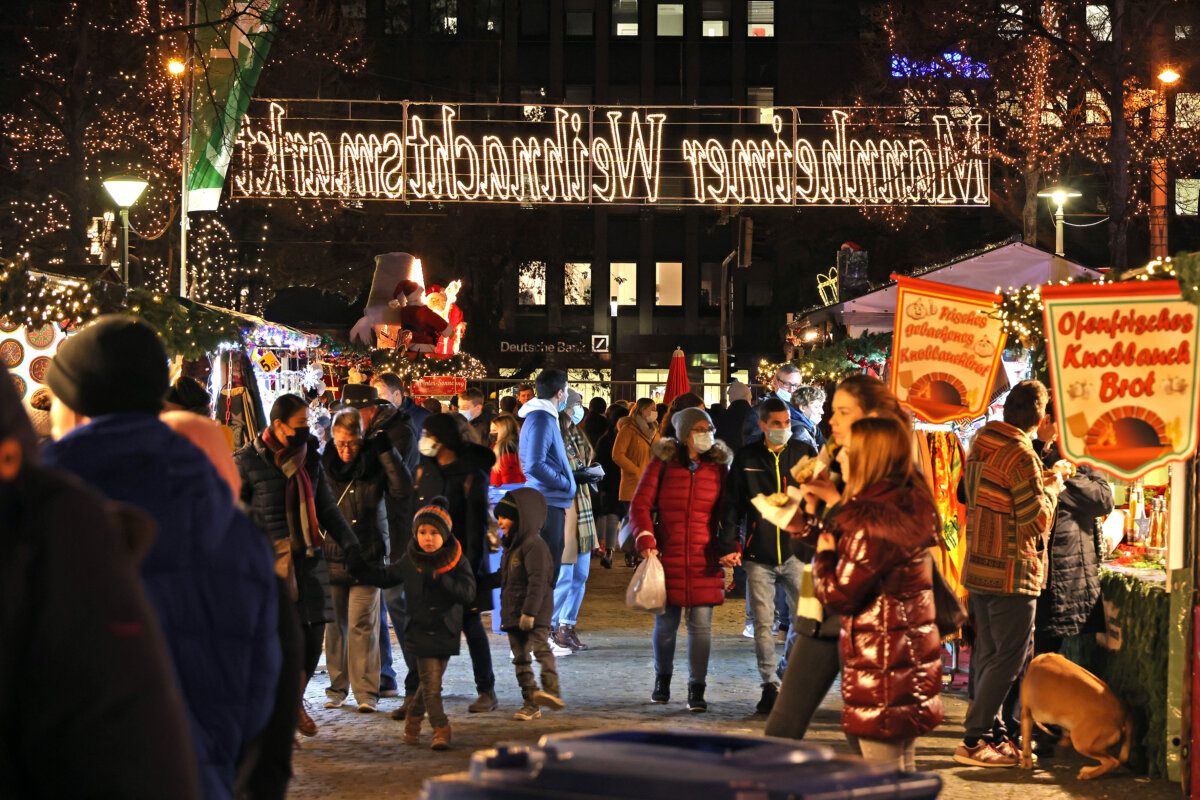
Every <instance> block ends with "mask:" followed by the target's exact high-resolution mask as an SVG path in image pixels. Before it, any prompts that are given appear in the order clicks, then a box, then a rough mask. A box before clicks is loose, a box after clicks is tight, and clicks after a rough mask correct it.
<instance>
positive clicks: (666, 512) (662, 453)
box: [629, 439, 733, 608]
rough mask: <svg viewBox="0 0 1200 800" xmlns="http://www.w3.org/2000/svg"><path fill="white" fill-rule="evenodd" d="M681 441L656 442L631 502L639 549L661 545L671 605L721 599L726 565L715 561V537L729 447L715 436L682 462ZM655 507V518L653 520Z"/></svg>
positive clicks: (709, 603)
mask: <svg viewBox="0 0 1200 800" xmlns="http://www.w3.org/2000/svg"><path fill="white" fill-rule="evenodd" d="M679 446H680V445H679V443H678V442H676V441H675V440H674V439H660V440H659V441H658V442H656V443H655V445H654V448H653V450H652V452H651V459H650V463H649V464H647V465H646V471H645V472H644V473H643V474H642V480H641V482H640V483H638V488H637V492H636V493H635V494H634V496H633V503H632V505H631V506H630V508H629V513H630V515H631V516H632V518H633V524H634V530H636V531H638V537H637V549H638V550H647V549H655V550H658V551H659V553H660V557H661V560H662V565H663V571H664V572H665V573H666V579H667V603H668V604H669V605H673V606H681V607H683V608H691V607H692V606H716V605H720V604H721V603H723V602H724V601H725V570H724V569H723V568H722V567H721V565H720V564H718V563H717V552H716V541H717V534H718V530H719V528H720V524H721V513H722V503H723V501H724V496H725V477H726V474H727V473H728V471H729V463H730V462H731V461H732V460H733V453H731V452H729V448H728V447H726V446H725V443H724V442H721V441H717V442H715V443H714V444H713V446H712V448H711V449H710V450H709V451H708V452H707V453H703V454H701V456H700V460H699V461H698V462H696V461H692V462H689V463H688V464H687V465H684V464H682V463H680V460H679ZM660 475H661V478H662V481H661V484H660V482H659V477H660ZM654 510H657V511H658V521H657V522H652V521H651V516H650V512H651V511H654Z"/></svg>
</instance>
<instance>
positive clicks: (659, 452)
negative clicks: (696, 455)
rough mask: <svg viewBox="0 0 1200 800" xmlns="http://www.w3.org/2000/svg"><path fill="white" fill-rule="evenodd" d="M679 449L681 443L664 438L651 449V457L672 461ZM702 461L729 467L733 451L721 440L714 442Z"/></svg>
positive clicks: (701, 456) (703, 455) (701, 458)
mask: <svg viewBox="0 0 1200 800" xmlns="http://www.w3.org/2000/svg"><path fill="white" fill-rule="evenodd" d="M678 449H679V442H677V441H676V440H674V439H668V438H665V437H664V438H662V439H659V440H658V441H657V442H655V443H654V446H653V447H651V448H650V455H652V456H654V457H655V458H657V459H658V460H660V461H670V460H671V459H672V458H674V457H675V453H676V451H678ZM700 461H701V462H705V461H711V462H713V463H715V464H722V465H724V466H729V465H730V464H732V463H733V451H732V450H730V449H729V445H727V444H725V443H724V442H723V441H721V440H720V439H717V440H716V441H714V442H713V446H712V448H711V449H710V450H709V451H708V452H707V453H702V454H701V455H700Z"/></svg>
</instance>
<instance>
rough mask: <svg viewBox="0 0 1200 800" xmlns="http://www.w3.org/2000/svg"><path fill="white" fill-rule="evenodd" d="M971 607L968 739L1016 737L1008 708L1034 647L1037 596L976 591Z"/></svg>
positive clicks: (965, 725) (966, 725)
mask: <svg viewBox="0 0 1200 800" xmlns="http://www.w3.org/2000/svg"><path fill="white" fill-rule="evenodd" d="M970 604H971V610H972V611H973V612H974V615H975V649H974V650H973V651H972V653H971V668H972V669H973V670H975V699H974V700H973V701H972V703H971V705H970V707H969V708H968V709H967V718H966V719H965V720H964V721H963V729H964V735H963V738H964V739H966V740H968V741H970V742H972V743H973V742H974V741H975V740H977V739H979V738H981V737H992V736H995V735H1001V734H1007V735H1014V736H1015V735H1016V734H1017V731H1008V730H1007V725H1006V724H1005V721H1004V718H1003V711H1004V708H1003V707H1004V701H1005V698H1006V697H1007V696H1008V694H1009V692H1010V691H1011V690H1012V688H1013V685H1014V684H1015V683H1016V681H1017V679H1018V676H1019V675H1020V674H1021V669H1022V668H1023V667H1024V666H1025V662H1026V661H1027V660H1028V659H1029V653H1030V648H1032V647H1033V617H1034V613H1035V612H1036V610H1037V598H1036V597H1031V596H1029V595H1024V594H982V593H973V594H972V595H971V598H970Z"/></svg>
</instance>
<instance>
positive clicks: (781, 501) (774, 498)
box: [767, 492, 788, 508]
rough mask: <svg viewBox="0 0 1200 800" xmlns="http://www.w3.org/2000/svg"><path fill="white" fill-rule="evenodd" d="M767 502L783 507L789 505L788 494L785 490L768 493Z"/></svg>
mask: <svg viewBox="0 0 1200 800" xmlns="http://www.w3.org/2000/svg"><path fill="white" fill-rule="evenodd" d="M767 502H768V503H770V504H771V505H773V506H775V507H776V508H783V507H784V506H785V505H787V502H788V496H787V494H785V493H784V492H776V493H775V494H769V495H767Z"/></svg>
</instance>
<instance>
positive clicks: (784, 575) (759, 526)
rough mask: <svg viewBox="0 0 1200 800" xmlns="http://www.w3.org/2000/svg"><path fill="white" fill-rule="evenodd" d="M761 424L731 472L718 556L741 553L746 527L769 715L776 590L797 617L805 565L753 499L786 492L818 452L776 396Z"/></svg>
mask: <svg viewBox="0 0 1200 800" xmlns="http://www.w3.org/2000/svg"><path fill="white" fill-rule="evenodd" d="M758 425H759V428H760V429H761V430H762V433H763V438H761V439H758V440H757V441H754V442H751V443H750V444H747V445H746V446H744V447H743V448H742V449H741V450H739V451H738V452H737V455H736V456H735V457H734V460H733V467H732V468H731V469H730V471H729V483H728V486H727V487H726V493H725V514H724V519H722V521H721V535H720V538H719V540H718V542H717V555H718V557H721V556H725V555H727V554H729V553H733V552H736V551H737V549H738V536H739V532H740V530H742V529H743V527H744V530H745V534H746V538H745V543H744V544H743V545H742V559H743V562H742V563H743V564H744V565H745V567H746V596H747V597H748V598H749V601H750V609H751V612H752V613H753V615H754V649H755V655H756V656H757V658H758V671H759V674H760V675H761V676H762V699H761V700H759V702H758V706H757V710H758V712H759V713H761V714H766V713H769V712H770V711H771V707H772V706H773V705H775V698H776V697H778V696H779V678H778V677H777V675H776V673H775V668H776V666H777V665H778V655H777V653H776V652H775V637H774V635H773V634H772V633H771V628H772V623H773V622H774V621H775V587H776V585H777V584H779V585H782V586H783V589H784V592H785V594H786V595H787V599H788V612H789V614H790V615H791V616H795V613H796V602H797V598H798V596H799V592H800V581H801V578H802V577H803V575H804V564H803V563H802V562H801V561H800V560H799V559H797V558H796V557H795V556H793V555H792V541H791V534H789V533H788V532H787V531H783V530H780V529H779V528H777V527H775V526H774V525H772V524H771V523H769V522H766V521H764V520H763V518H762V516H761V515H760V514H759V513H758V511H757V510H756V509H755V508H754V505H753V504H752V503H751V502H750V501H751V500H752V499H753V498H754V497H756V496H757V495H760V494H766V495H770V494H775V493H776V492H783V491H786V489H787V486H788V483H789V482H791V481H792V476H791V470H792V467H793V466H794V465H795V464H796V462H798V461H799V460H800V459H802V458H804V457H805V456H815V455H816V453H815V452H813V449H812V447H811V446H810V445H809V444H807V443H805V442H802V441H800V440H797V439H792V428H791V417H790V414H789V412H788V407H787V405H786V404H785V403H784V402H783V401H782V400H780V399H779V398H777V397H770V398H767V399H766V400H764V401H763V402H762V403H760V404H759V406H758ZM743 523H744V526H743Z"/></svg>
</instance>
